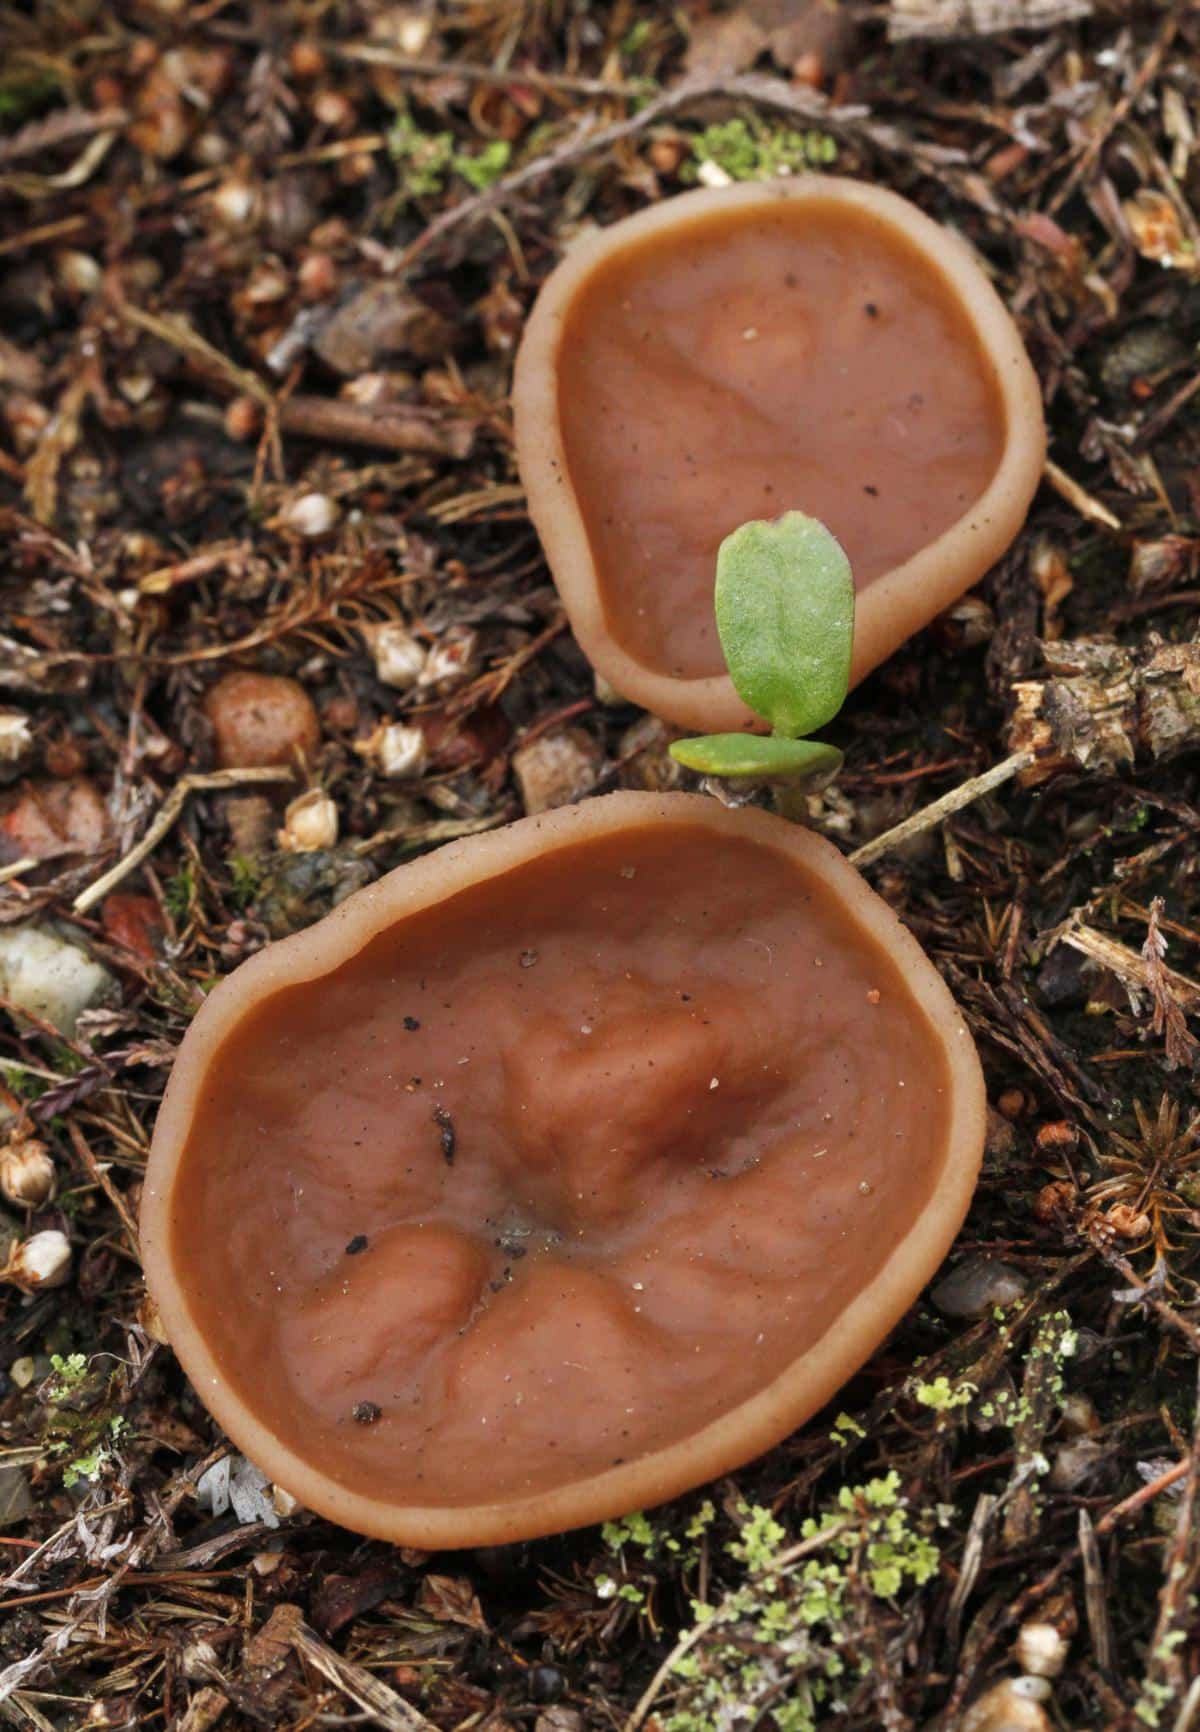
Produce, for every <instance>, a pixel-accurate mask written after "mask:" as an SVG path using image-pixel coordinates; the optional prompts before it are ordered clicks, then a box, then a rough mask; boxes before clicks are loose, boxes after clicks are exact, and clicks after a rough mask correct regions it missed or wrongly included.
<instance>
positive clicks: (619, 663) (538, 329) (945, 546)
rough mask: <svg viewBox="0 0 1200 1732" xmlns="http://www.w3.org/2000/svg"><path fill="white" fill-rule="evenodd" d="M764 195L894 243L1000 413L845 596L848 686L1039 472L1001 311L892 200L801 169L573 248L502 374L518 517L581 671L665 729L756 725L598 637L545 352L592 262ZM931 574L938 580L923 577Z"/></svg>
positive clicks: (741, 710) (969, 265)
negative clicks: (934, 294)
mask: <svg viewBox="0 0 1200 1732" xmlns="http://www.w3.org/2000/svg"><path fill="white" fill-rule="evenodd" d="M778 201H784V202H788V201H790V202H793V203H817V204H820V203H825V204H829V205H833V206H838V205H842V206H850V207H852V208H854V209H857V210H860V211H864V212H866V213H867V214H869V215H870V216H872V217H875V218H876V219H878V220H879V221H881V222H882V223H883V224H884V225H886V226H887V227H888V228H890V229H891V230H892V231H893V232H895V233H898V234H899V235H901V236H902V237H903V239H905V240H906V241H907V242H908V243H909V245H910V246H911V247H912V248H913V249H914V250H915V251H916V252H917V253H919V254H920V256H921V258H922V259H923V260H924V261H925V262H926V263H928V264H929V265H930V267H931V268H932V269H933V270H934V271H935V272H936V273H937V274H938V276H939V277H940V278H941V281H942V284H943V287H944V288H945V289H946V290H947V291H948V293H949V294H950V295H951V297H952V298H953V299H954V300H955V301H956V302H957V303H958V305H959V306H960V307H961V309H962V311H963V313H964V315H965V317H966V319H967V321H968V323H969V324H970V327H971V329H972V331H973V333H974V335H975V337H976V340H977V342H978V344H979V347H980V351H981V353H982V356H983V359H984V362H985V364H986V365H987V367H988V368H989V369H990V370H991V371H992V373H993V375H994V379H995V384H996V388H997V391H998V392H999V396H1000V406H1001V411H1002V414H1003V417H1004V448H1003V451H1002V454H1001V457H1000V461H999V464H998V465H997V468H996V472H995V474H994V475H993V476H992V479H991V481H990V482H989V483H988V485H987V487H986V488H985V489H984V491H983V493H981V494H980V496H979V498H978V499H977V500H976V501H975V503H974V504H973V505H972V506H970V507H969V508H968V510H967V511H965V512H964V513H963V515H962V516H961V517H959V518H957V519H956V520H955V522H954V523H952V524H951V525H950V526H949V528H948V529H945V530H943V531H942V533H941V535H939V536H937V537H936V539H935V540H933V541H931V542H929V543H928V544H927V545H926V546H925V547H923V548H920V549H919V550H918V551H917V552H916V553H914V554H913V555H912V557H911V558H909V559H907V560H905V561H904V563H903V564H902V565H898V566H896V567H894V568H893V569H892V570H891V571H889V572H885V573H884V574H883V575H882V576H880V577H878V578H876V579H875V581H874V582H873V583H871V584H870V585H869V586H868V587H867V588H866V589H865V590H864V591H863V592H862V594H861V595H860V596H859V597H858V602H857V609H856V617H855V627H854V653H853V660H852V665H851V672H850V684H851V686H856V685H858V684H859V682H860V681H861V680H863V679H865V678H866V676H867V675H868V674H869V673H870V672H871V671H872V669H874V668H876V667H878V665H879V664H880V662H882V661H884V660H886V659H887V657H888V656H889V655H890V654H891V653H892V652H893V649H894V648H895V646H896V637H895V630H894V622H895V620H896V618H897V616H899V617H901V618H903V619H904V621H905V625H904V633H903V637H902V638H901V640H900V641H901V642H903V641H904V640H905V639H907V638H909V637H912V636H913V635H914V634H915V633H916V632H918V631H920V630H921V629H922V628H923V627H924V626H926V625H928V624H929V622H930V621H931V620H932V619H934V618H936V616H937V614H939V613H940V612H942V611H943V609H945V608H947V607H949V606H951V605H952V604H953V603H954V602H955V601H957V600H958V598H959V597H960V596H961V595H963V594H965V593H966V591H967V590H968V589H969V588H970V587H971V585H972V584H974V583H977V582H978V581H979V579H980V578H981V577H982V576H983V575H984V573H985V572H986V571H988V570H989V569H990V567H991V566H992V565H993V564H994V563H995V562H996V560H998V559H999V558H1000V557H1001V555H1002V554H1003V553H1004V552H1005V550H1006V548H1008V547H1009V546H1010V545H1011V543H1012V541H1013V539H1014V536H1015V534H1016V530H1015V529H1014V530H1013V531H1012V532H1011V533H1010V532H1008V531H1007V530H1006V529H1005V527H1004V525H1005V522H1006V521H1008V522H1012V521H1013V520H1014V519H1015V520H1016V522H1017V525H1018V527H1019V523H1020V520H1021V519H1022V518H1023V517H1024V515H1025V513H1026V511H1027V510H1028V508H1029V504H1030V501H1031V500H1032V498H1033V495H1034V493H1035V492H1036V490H1037V486H1038V482H1039V480H1040V479H1041V475H1042V472H1043V470H1044V468H1045V461H1046V429H1045V418H1044V414H1043V408H1042V394H1041V387H1040V385H1039V383H1038V379H1037V374H1036V373H1035V372H1034V370H1033V365H1032V363H1031V362H1030V359H1029V356H1028V355H1027V353H1026V351H1025V345H1024V343H1023V342H1022V340H1021V335H1020V332H1019V331H1018V330H1017V327H1016V325H1015V324H1014V323H1013V319H1012V316H1011V314H1010V313H1009V312H1008V309H1007V308H1006V307H1005V305H1004V303H1003V302H1002V301H1001V299H1000V297H999V295H998V294H997V293H996V291H995V289H994V288H993V287H992V285H991V283H990V282H989V281H988V279H987V277H986V275H985V274H984V271H983V269H982V267H981V265H980V263H979V261H978V260H977V258H976V256H975V254H974V252H973V250H972V249H971V247H970V246H969V244H968V243H967V241H966V240H964V239H963V237H962V236H961V235H959V234H957V233H956V232H955V231H954V230H953V229H948V228H944V227H943V226H942V225H941V224H940V223H937V222H935V221H934V220H933V218H932V217H928V216H926V215H925V213H924V212H923V211H921V210H920V209H918V207H917V206H916V205H914V204H913V203H912V202H911V201H910V200H908V199H905V198H902V197H901V196H900V195H899V194H898V193H894V192H891V191H889V190H888V189H887V188H885V187H877V186H872V185H870V184H868V183H866V182H863V181H858V180H852V179H850V178H849V177H848V176H845V175H801V176H797V177H796V178H794V179H788V180H781V181H768V182H756V183H753V184H742V185H735V186H730V187H702V188H699V189H697V190H695V191H692V192H685V193H678V194H676V195H675V196H674V197H672V198H668V199H663V200H662V201H661V202H660V203H659V204H656V205H651V206H650V207H649V208H648V209H646V210H641V211H638V212H636V213H635V214H634V215H633V216H629V217H624V218H622V219H620V220H619V221H618V222H616V223H612V224H609V225H608V226H607V227H606V228H604V229H601V230H600V231H599V232H598V233H596V234H591V235H588V236H586V237H585V238H583V239H581V240H579V241H577V242H575V243H574V244H573V245H572V246H571V248H570V250H569V251H568V252H567V253H566V255H565V256H564V258H563V259H562V260H561V261H560V262H559V264H558V265H557V266H556V267H555V268H554V270H553V271H552V272H551V273H550V275H549V276H548V277H547V279H546V281H545V283H544V284H543V285H542V288H541V291H540V292H539V294H538V297H537V300H536V301H535V303H534V307H533V311H532V312H531V314H530V316H529V319H528V322H527V324H526V327H525V332H524V335H523V336H522V339H521V345H520V348H519V350H518V352H517V358H516V363H515V366H514V372H513V390H512V404H513V421H514V430H515V438H516V450H517V466H518V469H519V471H520V475H521V481H522V484H523V486H524V488H525V495H526V499H527V502H528V506H529V514H530V517H531V518H532V519H533V522H534V526H535V528H536V529H537V532H538V535H539V536H540V538H541V541H542V545H543V548H544V550H545V553H546V559H547V563H548V564H549V566H550V570H551V573H552V575H553V577H554V581H555V585H556V587H557V588H558V591H559V594H560V595H561V597H562V600H563V605H564V607H565V608H566V611H567V615H568V618H569V620H570V623H571V629H572V631H573V632H574V634H575V637H576V639H577V640H578V642H579V645H580V647H581V649H582V650H583V652H584V654H585V655H586V656H587V658H588V660H589V661H590V662H591V663H592V665H593V667H594V668H596V669H597V670H598V671H599V672H600V673H601V674H603V676H604V678H605V679H606V680H608V682H609V683H610V685H612V686H613V687H614V689H615V690H616V691H617V692H619V693H620V695H621V696H622V697H623V698H626V699H628V700H629V701H630V702H633V703H638V704H641V705H642V706H643V707H644V708H646V709H649V710H653V711H654V713H655V714H656V715H659V716H663V717H665V718H666V720H668V721H670V722H674V723H676V724H677V725H678V726H679V727H685V728H692V729H696V730H699V731H701V732H707V731H711V730H714V729H739V728H743V729H744V728H750V729H754V730H761V729H762V728H763V727H764V725H765V724H764V723H763V722H762V720H761V719H760V718H759V717H757V716H755V715H754V714H753V712H752V711H751V710H749V709H748V708H747V707H746V705H745V704H744V703H743V702H742V701H741V699H740V698H739V697H738V695H737V693H736V691H735V690H734V687H733V682H732V680H731V679H730V678H729V676H728V675H727V674H709V675H706V676H705V677H703V678H699V679H695V678H693V679H685V678H677V677H676V676H674V675H672V674H666V673H663V672H662V671H661V670H660V669H658V668H654V667H650V666H649V665H647V663H645V662H644V661H641V660H639V659H638V657H636V656H635V655H633V654H632V653H631V652H630V651H629V650H627V649H626V648H625V647H624V646H623V645H622V644H620V643H618V641H617V639H616V637H615V635H614V634H613V633H612V631H611V629H610V627H609V625H608V623H607V620H606V617H605V607H604V601H603V598H602V595H601V588H600V582H599V576H598V573H597V569H596V562H595V560H594V558H593V556H592V550H591V546H590V543H589V541H588V535H587V530H586V528H585V527H584V522H583V513H582V511H581V510H580V506H579V499H578V495H577V493H576V491H575V488H574V485H573V483H572V481H571V475H570V469H569V466H568V463H567V454H566V446H565V443H564V440H563V435H562V425H561V421H560V418H559V414H558V355H559V349H560V346H561V341H562V337H563V333H564V330H565V325H566V319H567V315H568V313H569V311H570V307H571V303H572V301H573V299H574V297H575V295H576V293H577V292H578V290H579V289H580V288H581V286H582V284H583V282H584V281H585V280H586V278H587V277H588V276H589V275H590V273H591V270H592V268H593V266H594V265H595V264H596V262H597V261H598V259H599V258H601V257H603V256H604V255H606V254H611V253H612V252H614V251H615V250H616V247H617V246H618V245H623V244H624V243H625V242H626V241H628V242H629V243H631V244H633V245H637V244H640V243H641V242H642V241H643V240H645V239H646V237H647V236H649V235H652V234H655V233H657V232H658V231H659V230H662V229H669V228H673V227H677V226H680V225H682V224H683V223H685V222H702V221H703V220H705V219H706V218H707V217H709V216H711V215H712V214H713V213H714V212H718V211H721V210H728V209H733V208H737V207H751V208H753V207H754V206H756V205H761V206H764V207H769V206H770V205H772V204H774V203H776V202H778ZM614 229H619V230H620V232H621V239H620V242H614V240H613V239H612V235H613V231H614ZM939 571H940V572H941V574H942V575H941V577H940V580H938V581H936V582H935V581H934V578H935V574H936V573H938V572H939ZM714 576H715V573H714ZM916 588H920V589H922V591H923V593H924V594H925V596H926V597H927V600H926V601H925V602H924V603H922V604H921V605H915V604H914V599H913V591H914V589H916ZM906 597H907V599H906ZM889 618H890V620H891V621H892V622H893V624H892V626H891V627H889V624H888V620H889Z"/></svg>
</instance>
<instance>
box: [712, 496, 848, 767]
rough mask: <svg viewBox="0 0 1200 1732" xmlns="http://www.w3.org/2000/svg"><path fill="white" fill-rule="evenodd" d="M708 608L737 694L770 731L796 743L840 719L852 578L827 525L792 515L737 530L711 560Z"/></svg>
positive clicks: (797, 512)
mask: <svg viewBox="0 0 1200 1732" xmlns="http://www.w3.org/2000/svg"><path fill="white" fill-rule="evenodd" d="M715 601H716V614H717V631H718V634H719V635H720V639H721V648H722V650H723V651H724V653H725V661H726V664H727V666H728V668H729V674H730V678H731V679H732V680H733V684H734V687H735V689H736V691H737V694H738V696H739V697H740V698H741V699H742V701H743V703H745V704H748V705H749V707H750V708H751V709H752V710H753V711H754V713H755V714H756V715H759V716H763V717H764V718H765V719H766V720H767V721H768V722H770V724H771V727H772V729H773V731H774V732H775V733H776V734H782V735H785V736H786V737H787V738H789V739H795V738H796V737H797V736H799V735H800V734H808V733H812V732H813V731H814V730H815V729H817V728H820V727H824V725H825V723H826V722H828V721H831V720H832V718H833V717H834V716H836V715H837V713H838V711H839V710H840V709H841V707H842V704H843V703H844V701H845V697H846V692H847V689H848V687H849V684H850V652H851V649H852V647H853V643H854V579H853V577H852V575H851V572H850V561H849V560H848V559H847V558H846V555H845V553H844V552H843V550H842V547H841V544H840V543H839V542H837V541H836V540H835V539H834V537H833V536H832V535H831V534H830V533H829V531H828V530H827V529H826V528H825V526H824V524H822V523H818V522H817V520H816V519H815V518H813V517H806V516H805V515H804V513H803V512H800V511H789V512H787V513H786V514H785V515H784V516H783V517H780V518H778V519H777V520H776V521H775V522H774V523H765V522H754V523H744V524H743V525H742V527H741V528H740V529H735V530H734V532H733V534H732V535H729V536H727V537H726V538H725V540H724V541H723V542H722V543H721V547H720V551H719V552H718V554H717V585H716V597H715ZM726 773H728V772H726ZM747 773H749V772H747Z"/></svg>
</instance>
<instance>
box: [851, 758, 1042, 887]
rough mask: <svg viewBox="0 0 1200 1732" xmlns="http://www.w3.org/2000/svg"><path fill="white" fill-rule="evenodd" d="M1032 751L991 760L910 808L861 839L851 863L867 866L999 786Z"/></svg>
mask: <svg viewBox="0 0 1200 1732" xmlns="http://www.w3.org/2000/svg"><path fill="white" fill-rule="evenodd" d="M1033 759H1034V754H1033V753H1032V752H1031V751H1021V752H1014V753H1013V754H1012V756H1011V757H1008V758H1005V759H1004V760H1003V761H1002V762H1001V763H999V764H993V766H992V768H991V769H990V770H985V771H984V772H983V774H982V775H980V776H972V777H971V779H970V781H967V782H961V783H960V784H959V786H958V787H957V788H952V789H951V790H950V792H949V793H948V794H943V795H942V797H941V799H940V800H934V801H933V803H932V804H931V805H929V806H923V807H922V808H921V810H920V811H919V812H914V813H913V815H912V817H911V818H905V819H903V820H902V821H901V822H900V823H899V824H895V825H893V827H892V828H891V829H890V830H885V831H884V833H883V835H882V836H876V837H875V838H874V840H873V841H871V842H864V843H863V845H862V847H861V848H856V849H855V850H854V852H853V854H851V855H850V856H849V860H850V864H851V865H852V866H859V867H861V866H869V865H870V864H871V862H872V861H873V860H878V859H879V858H880V856H881V855H883V854H890V853H891V852H892V850H893V849H895V848H899V847H900V846H901V845H902V844H903V843H905V842H910V841H911V840H912V838H913V837H914V836H921V835H923V834H924V833H925V831H926V830H932V829H933V828H934V827H935V826H936V825H938V824H941V823H942V822H943V821H944V820H945V819H947V818H949V817H952V816H953V814H954V813H955V812H961V811H962V809H963V807H964V806H969V805H971V804H972V802H973V801H975V800H978V799H981V798H982V796H983V795H984V794H990V793H991V791H992V789H993V788H999V787H1002V786H1003V785H1004V783H1005V782H1010V781H1011V780H1012V778H1013V777H1014V776H1017V775H1020V773H1021V771H1022V770H1027V769H1028V768H1029V766H1030V765H1031V764H1032V763H1033Z"/></svg>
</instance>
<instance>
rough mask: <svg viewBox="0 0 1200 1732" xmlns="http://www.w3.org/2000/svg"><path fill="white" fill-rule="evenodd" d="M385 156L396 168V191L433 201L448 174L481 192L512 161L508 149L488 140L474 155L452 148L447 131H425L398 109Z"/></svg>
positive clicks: (499, 141)
mask: <svg viewBox="0 0 1200 1732" xmlns="http://www.w3.org/2000/svg"><path fill="white" fill-rule="evenodd" d="M387 143H388V154H389V155H390V156H391V159H392V161H393V162H394V163H395V165H396V173H397V177H398V180H399V183H400V192H401V193H402V195H403V196H404V197H405V198H408V199H424V198H435V197H437V195H438V194H439V193H441V192H442V191H443V189H444V188H445V185H446V182H447V180H448V179H449V177H450V176H451V175H452V174H457V175H460V176H461V177H462V179H463V180H465V181H466V182H467V184H468V185H469V186H472V187H474V188H475V190H476V192H484V191H485V190H486V189H487V188H488V187H489V186H494V185H495V183H496V182H497V181H498V180H499V179H500V177H501V175H502V174H503V173H504V171H505V169H506V168H507V167H508V165H509V162H510V161H511V159H512V146H511V145H510V144H509V143H508V142H507V141H506V140H505V139H501V138H496V139H492V140H490V141H489V143H487V144H485V145H484V147H483V149H482V150H480V151H476V152H475V153H474V155H470V154H468V153H467V152H466V151H460V150H457V149H456V148H455V143H454V134H453V133H451V132H425V131H423V130H422V128H421V127H419V126H418V125H417V123H416V121H415V120H414V119H413V117H412V115H411V114H409V113H408V112H407V111H406V110H401V112H400V113H399V114H397V116H396V118H395V120H394V121H393V122H392V125H391V127H390V128H389V130H388V135H387Z"/></svg>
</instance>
